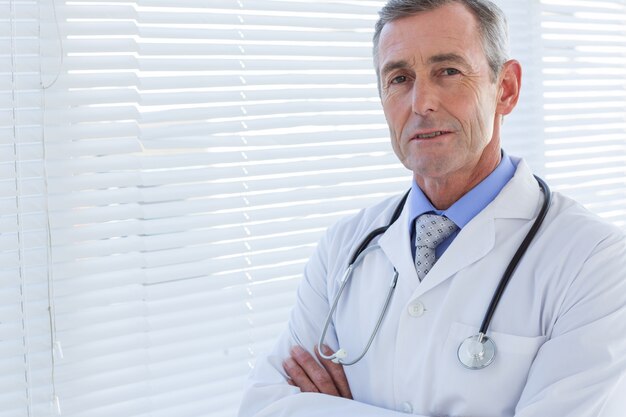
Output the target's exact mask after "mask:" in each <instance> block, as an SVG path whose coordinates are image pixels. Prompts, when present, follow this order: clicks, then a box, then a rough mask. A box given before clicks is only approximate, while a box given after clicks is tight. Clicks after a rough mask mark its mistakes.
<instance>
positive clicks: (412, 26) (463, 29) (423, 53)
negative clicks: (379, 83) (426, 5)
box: [377, 3, 485, 70]
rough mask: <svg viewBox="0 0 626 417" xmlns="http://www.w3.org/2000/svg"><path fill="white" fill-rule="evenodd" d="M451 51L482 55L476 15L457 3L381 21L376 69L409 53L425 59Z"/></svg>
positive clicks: (461, 53)
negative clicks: (386, 21) (388, 20)
mask: <svg viewBox="0 0 626 417" xmlns="http://www.w3.org/2000/svg"><path fill="white" fill-rule="evenodd" d="M451 53H454V54H457V55H468V56H470V57H471V56H473V55H478V58H480V56H483V57H484V55H485V54H484V48H483V45H482V37H481V35H480V31H479V27H478V22H477V20H476V18H475V16H474V15H473V14H472V13H471V11H469V10H468V9H467V8H466V7H465V6H463V5H461V4H459V3H452V4H449V5H446V6H442V7H440V8H437V9H434V10H431V11H427V12H419V13H416V14H414V15H411V16H406V17H401V18H398V19H395V20H392V21H390V22H388V23H387V24H385V26H384V27H383V28H382V31H381V33H380V38H379V43H378V56H377V58H378V59H377V66H378V68H377V70H378V69H380V68H381V66H382V65H384V62H385V61H387V60H389V59H407V56H408V55H411V56H412V57H413V58H416V59H423V60H424V62H425V61H426V60H428V58H429V57H430V56H432V55H442V54H451Z"/></svg>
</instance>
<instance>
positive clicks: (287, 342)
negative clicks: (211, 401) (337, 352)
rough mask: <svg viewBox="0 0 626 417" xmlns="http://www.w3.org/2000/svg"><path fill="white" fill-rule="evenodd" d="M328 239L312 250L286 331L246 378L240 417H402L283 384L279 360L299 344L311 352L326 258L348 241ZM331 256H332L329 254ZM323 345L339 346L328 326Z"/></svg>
mask: <svg viewBox="0 0 626 417" xmlns="http://www.w3.org/2000/svg"><path fill="white" fill-rule="evenodd" d="M329 236H333V233H332V232H329V233H327V234H326V236H325V237H324V238H322V240H321V241H320V242H319V244H318V247H317V249H316V252H315V253H314V254H313V256H312V257H311V259H310V260H309V262H308V263H307V266H306V268H305V272H304V277H303V279H302V281H301V283H300V286H299V288H298V293H297V300H296V305H295V307H294V309H293V310H292V313H291V317H290V320H289V323H288V328H287V330H286V331H285V332H284V333H283V334H282V335H281V337H280V338H279V340H278V342H277V343H276V345H275V346H274V348H273V350H272V352H271V353H270V354H269V355H267V356H264V357H259V358H258V360H257V363H256V365H255V368H254V370H253V371H252V373H251V374H250V376H249V378H248V382H247V384H246V387H245V389H244V394H243V401H242V403H241V406H240V409H239V417H270V416H271V417H278V416H290V417H308V416H324V417H335V416H336V417H350V416H355V417H356V416H358V417H369V416H371V417H374V416H376V417H400V416H405V415H406V414H404V413H399V412H395V411H391V410H386V409H383V408H380V407H375V406H372V405H368V404H365V403H363V402H359V401H356V400H348V399H345V398H339V397H333V396H330V395H325V394H317V393H301V392H300V390H299V389H298V388H296V387H292V386H291V385H289V384H287V379H286V374H285V372H284V370H283V367H282V362H283V361H284V360H285V359H286V358H287V357H289V349H290V348H291V347H292V346H294V345H300V346H302V347H303V348H305V349H306V350H308V351H309V352H312V350H313V347H314V346H315V345H316V344H317V342H318V338H319V336H320V334H321V332H322V327H323V325H324V320H325V318H326V315H327V313H328V311H329V309H330V307H329V304H330V303H329V300H328V297H327V294H328V290H327V285H329V283H328V282H327V276H328V275H329V274H328V268H329V262H328V259H329V256H328V255H329V254H335V255H336V254H337V251H340V250H341V249H340V248H341V246H344V245H345V244H346V243H347V242H339V241H336V239H335V240H334V241H332V242H331V241H330V240H329ZM344 249H345V248H344ZM334 258H336V256H333V259H334ZM331 275H332V274H331ZM331 285H332V283H331ZM325 342H326V344H328V345H329V346H331V347H332V348H336V346H337V338H336V335H335V330H334V328H333V327H332V325H331V326H330V327H329V330H328V332H327V336H326V340H325Z"/></svg>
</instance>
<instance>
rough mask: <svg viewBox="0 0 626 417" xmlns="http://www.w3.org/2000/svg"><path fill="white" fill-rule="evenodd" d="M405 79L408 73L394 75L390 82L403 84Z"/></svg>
mask: <svg viewBox="0 0 626 417" xmlns="http://www.w3.org/2000/svg"><path fill="white" fill-rule="evenodd" d="M405 81H406V75H398V76H397V77H394V78H392V79H391V82H390V84H402V83H403V82H405Z"/></svg>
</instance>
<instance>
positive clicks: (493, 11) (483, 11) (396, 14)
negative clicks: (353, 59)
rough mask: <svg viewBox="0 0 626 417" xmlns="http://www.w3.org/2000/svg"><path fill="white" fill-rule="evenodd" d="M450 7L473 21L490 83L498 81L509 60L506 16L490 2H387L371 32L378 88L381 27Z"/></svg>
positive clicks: (438, 0)
mask: <svg viewBox="0 0 626 417" xmlns="http://www.w3.org/2000/svg"><path fill="white" fill-rule="evenodd" d="M450 3H460V4H462V5H464V6H465V7H467V9H468V10H469V11H470V12H472V14H473V15H474V16H475V17H476V21H477V23H478V28H479V31H480V35H481V38H482V43H483V50H484V51H485V56H486V57H487V62H488V63H489V67H490V68H491V71H492V75H493V80H495V79H497V77H498V74H499V73H500V70H501V69H502V66H503V65H504V63H505V62H506V61H507V59H508V49H509V40H508V34H507V22H506V16H505V15H504V13H503V12H502V10H501V9H500V8H499V7H498V6H497V5H495V4H494V3H493V2H491V1H489V0H389V1H388V2H387V4H386V5H385V6H384V7H383V8H382V9H381V10H380V12H378V15H379V16H380V18H379V19H378V22H376V26H375V30H374V39H373V41H374V51H373V55H374V67H375V69H376V77H377V78H379V81H378V84H379V86H380V74H379V71H378V42H379V40H380V33H381V31H382V30H383V27H384V26H385V25H386V24H387V23H389V22H391V21H393V20H396V19H399V18H401V17H407V16H413V15H415V14H417V13H420V12H427V11H431V10H434V9H437V8H439V7H442V6H445V5H446V4H450Z"/></svg>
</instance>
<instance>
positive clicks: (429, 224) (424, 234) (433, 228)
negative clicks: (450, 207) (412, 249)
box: [415, 214, 457, 249]
mask: <svg viewBox="0 0 626 417" xmlns="http://www.w3.org/2000/svg"><path fill="white" fill-rule="evenodd" d="M456 229H457V225H456V224H454V222H453V221H452V220H450V219H448V218H447V217H445V216H439V215H437V214H423V215H421V216H419V217H418V218H417V220H416V221H415V245H416V246H417V247H421V246H426V247H428V248H430V249H435V248H436V247H437V246H438V245H439V244H440V243H441V242H443V241H444V240H446V238H447V237H448V236H450V235H451V234H452V233H454V231H455V230H456Z"/></svg>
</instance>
